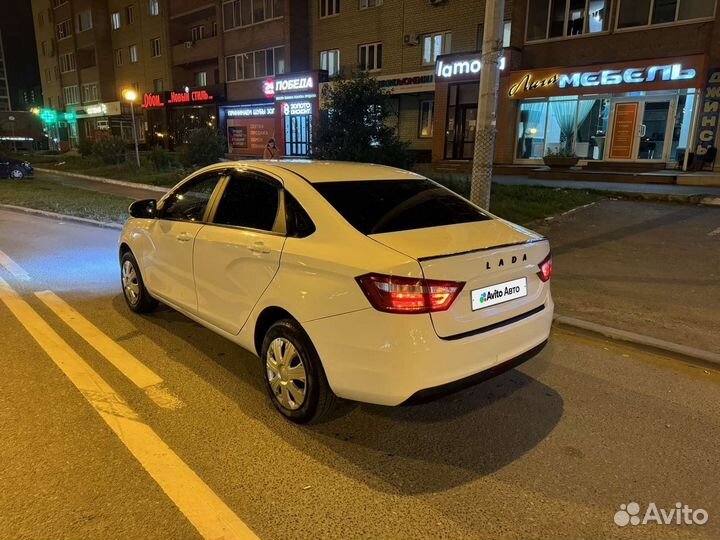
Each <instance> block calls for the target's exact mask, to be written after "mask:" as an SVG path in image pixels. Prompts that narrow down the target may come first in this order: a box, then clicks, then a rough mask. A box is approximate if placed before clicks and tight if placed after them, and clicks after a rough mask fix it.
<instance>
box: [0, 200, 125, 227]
mask: <svg viewBox="0 0 720 540" xmlns="http://www.w3.org/2000/svg"><path fill="white" fill-rule="evenodd" d="M0 210H10V211H12V212H22V213H24V214H34V215H36V216H43V217H47V218H52V219H58V220H60V221H73V222H76V223H83V224H85V225H92V226H94V227H102V228H104V229H116V230H118V231H119V230H122V228H123V226H122V225H120V224H119V223H106V222H104V221H97V220H95V219H88V218H84V217H79V216H69V215H67V214H58V213H56V212H48V211H46V210H37V209H36V208H26V207H25V206H14V205H12V204H0Z"/></svg>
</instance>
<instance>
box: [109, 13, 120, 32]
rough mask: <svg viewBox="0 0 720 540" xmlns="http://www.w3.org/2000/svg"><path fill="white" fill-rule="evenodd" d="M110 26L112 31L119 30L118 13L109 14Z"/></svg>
mask: <svg viewBox="0 0 720 540" xmlns="http://www.w3.org/2000/svg"><path fill="white" fill-rule="evenodd" d="M110 26H111V27H112V29H113V30H117V29H118V28H120V12H119V11H114V12H113V13H112V14H110Z"/></svg>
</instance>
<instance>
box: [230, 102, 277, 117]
mask: <svg viewBox="0 0 720 540" xmlns="http://www.w3.org/2000/svg"><path fill="white" fill-rule="evenodd" d="M225 114H226V115H227V116H228V118H248V117H253V116H275V105H241V106H240V107H233V108H227V109H225Z"/></svg>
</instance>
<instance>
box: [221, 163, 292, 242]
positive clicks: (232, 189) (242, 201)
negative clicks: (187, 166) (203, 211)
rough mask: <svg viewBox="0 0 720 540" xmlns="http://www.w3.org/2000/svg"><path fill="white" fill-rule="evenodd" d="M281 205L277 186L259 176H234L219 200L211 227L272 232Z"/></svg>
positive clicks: (248, 173) (250, 173)
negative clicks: (246, 228) (223, 226)
mask: <svg viewBox="0 0 720 540" xmlns="http://www.w3.org/2000/svg"><path fill="white" fill-rule="evenodd" d="M279 205H280V186H279V185H278V184H276V183H275V182H273V181H272V180H270V179H269V178H265V177H264V176H262V175H259V174H256V173H252V172H247V173H242V174H233V175H232V176H231V177H230V179H229V181H228V184H227V187H226V188H225V191H224V192H223V194H222V196H221V197H220V202H219V203H218V208H217V211H216V212H215V219H214V220H213V222H214V223H217V224H218V225H232V226H235V227H248V228H251V229H259V230H261V231H272V230H273V226H274V225H275V219H276V218H277V213H278V207H279Z"/></svg>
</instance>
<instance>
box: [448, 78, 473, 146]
mask: <svg viewBox="0 0 720 540" xmlns="http://www.w3.org/2000/svg"><path fill="white" fill-rule="evenodd" d="M479 86H480V85H479V84H478V83H468V84H451V85H450V86H449V88H448V90H449V93H448V112H447V126H446V128H445V159H472V157H473V151H474V149H475V125H476V123H477V109H478V105H477V100H478V91H479Z"/></svg>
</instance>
